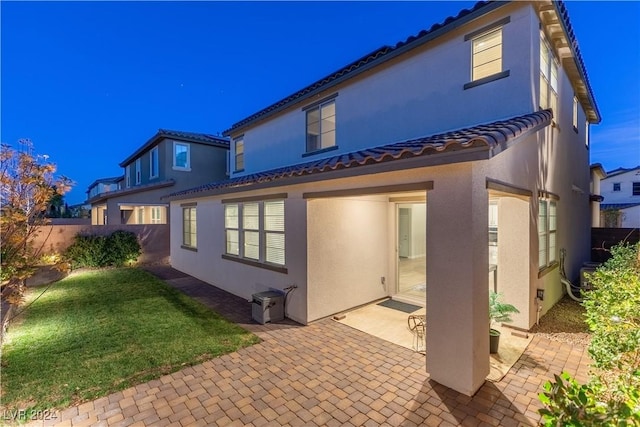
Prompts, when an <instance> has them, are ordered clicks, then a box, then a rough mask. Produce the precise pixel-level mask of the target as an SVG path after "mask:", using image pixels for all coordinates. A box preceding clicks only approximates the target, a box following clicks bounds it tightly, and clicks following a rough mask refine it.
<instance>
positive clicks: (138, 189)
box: [85, 179, 176, 204]
mask: <svg viewBox="0 0 640 427" xmlns="http://www.w3.org/2000/svg"><path fill="white" fill-rule="evenodd" d="M175 183H176V182H175V181H174V180H173V179H167V180H166V181H160V182H154V183H152V184H144V185H136V186H135V187H129V188H122V189H120V190H115V191H109V192H108V193H100V194H98V195H97V196H95V197H92V198H90V199H88V200H87V201H86V202H85V203H89V204H95V203H100V202H103V201H105V200H107V199H111V198H113V197H119V196H124V195H127V194H135V193H140V192H143V191H150V190H156V189H158V188H164V187H171V186H172V185H174V184H175Z"/></svg>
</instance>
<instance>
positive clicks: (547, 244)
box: [538, 199, 558, 270]
mask: <svg viewBox="0 0 640 427" xmlns="http://www.w3.org/2000/svg"><path fill="white" fill-rule="evenodd" d="M557 262H558V202H557V200H555V199H538V268H539V269H540V270H543V269H545V268H547V267H550V266H552V265H555V264H556V263H557Z"/></svg>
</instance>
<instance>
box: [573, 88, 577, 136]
mask: <svg viewBox="0 0 640 427" xmlns="http://www.w3.org/2000/svg"><path fill="white" fill-rule="evenodd" d="M573 128H574V129H575V130H578V98H576V97H575V96H574V97H573Z"/></svg>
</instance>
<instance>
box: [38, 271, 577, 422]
mask: <svg viewBox="0 0 640 427" xmlns="http://www.w3.org/2000/svg"><path fill="white" fill-rule="evenodd" d="M149 270H150V271H151V272H152V273H154V274H156V275H157V276H158V277H160V278H161V279H164V280H165V281H166V282H167V283H169V284H170V285H172V286H174V287H176V288H178V289H181V290H182V291H183V292H185V293H187V294H188V295H191V296H192V297H194V298H196V299H198V300H200V301H202V302H203V303H205V304H207V305H209V306H210V307H211V308H212V309H214V310H217V311H219V312H220V313H221V314H223V315H225V316H226V317H228V318H229V319H231V320H233V321H235V322H237V323H239V324H240V325H241V326H243V327H245V328H247V329H249V330H251V331H252V332H254V333H256V334H257V335H258V336H259V337H260V338H261V339H262V342H261V343H259V344H257V345H254V346H252V347H249V348H246V349H242V350H241V351H239V352H236V353H232V354H228V355H225V356H223V357H219V358H216V359H213V360H210V361H208V362H205V363H203V364H200V365H197V366H193V367H188V368H185V369H183V370H181V371H179V372H176V373H174V374H171V375H167V376H164V377H162V378H159V379H157V380H154V381H150V382H148V383H144V384H140V385H138V386H135V387H131V388H129V389H126V390H124V391H122V392H118V393H114V394H112V395H110V396H107V397H103V398H100V399H97V400H95V401H92V402H87V403H84V404H82V405H80V406H76V407H72V408H68V409H65V410H63V411H61V412H59V413H58V414H57V415H59V416H58V418H57V419H54V420H49V421H46V422H39V423H33V424H32V425H43V424H44V425H61V426H62V425H66V426H87V425H136V426H145V425H154V426H163V425H175V426H179V425H181V426H186V425H190V426H191V425H203V426H205V425H225V426H228V425H255V426H259V425H267V424H270V425H292V426H294V425H328V426H332V425H335V426H349V425H354V426H358V425H403V426H412V425H433V426H436V425H439V426H456V425H474V426H475V425H501V426H519V425H531V426H533V425H537V424H538V421H539V415H538V413H537V409H538V408H539V407H540V403H539V402H538V399H537V394H538V393H539V391H540V387H541V385H542V384H543V383H544V381H546V380H547V379H550V378H552V377H553V374H554V373H560V372H561V371H562V370H566V371H568V372H570V373H572V374H578V379H584V376H585V375H586V373H587V363H588V357H587V353H586V350H585V349H584V348H580V347H571V346H569V345H567V344H562V343H558V342H554V341H549V340H546V339H543V338H541V337H538V336H534V337H533V340H532V341H531V343H530V345H529V346H528V347H527V348H526V350H525V351H524V353H523V355H522V357H521V358H520V359H519V360H518V361H517V362H516V363H515V365H514V366H513V368H512V369H511V370H510V371H509V372H508V373H507V374H506V376H505V377H504V378H503V379H502V380H500V381H498V382H486V383H485V384H484V385H483V387H482V388H481V389H480V390H479V392H478V393H476V395H475V396H473V397H467V396H464V395H462V394H459V393H457V392H454V391H452V390H450V389H448V388H446V387H443V386H441V385H439V384H437V383H434V382H431V381H430V380H429V376H428V374H427V373H426V372H425V362H424V356H423V355H422V354H420V353H416V352H414V351H412V350H410V349H408V348H405V347H402V346H400V345H393V344H390V343H389V342H387V341H385V340H382V339H380V338H377V337H373V336H371V335H369V334H366V333H364V332H361V331H359V330H356V329H354V328H351V327H348V326H346V325H343V324H341V323H339V322H335V321H333V320H331V319H325V320H321V321H318V322H315V323H313V324H311V325H309V326H300V325H298V324H295V323H293V322H288V321H286V322H283V323H277V324H267V325H259V324H256V323H254V322H252V321H251V320H250V319H251V307H250V304H249V303H248V302H247V301H245V300H243V299H241V298H237V297H235V296H233V295H231V294H228V293H226V292H224V291H221V290H219V289H217V288H215V287H213V286H209V285H206V284H204V283H203V282H200V281H199V280H197V279H194V278H192V277H190V276H187V275H185V274H183V273H180V272H178V271H176V270H173V269H171V268H169V267H163V266H156V267H150V268H149Z"/></svg>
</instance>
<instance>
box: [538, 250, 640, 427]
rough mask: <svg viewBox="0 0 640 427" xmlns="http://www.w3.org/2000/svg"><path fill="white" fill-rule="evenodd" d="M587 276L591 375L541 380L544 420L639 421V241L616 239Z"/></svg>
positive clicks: (600, 423)
mask: <svg viewBox="0 0 640 427" xmlns="http://www.w3.org/2000/svg"><path fill="white" fill-rule="evenodd" d="M611 254H612V257H611V258H610V259H609V260H608V261H607V262H606V263H605V264H603V265H602V266H601V267H600V268H598V269H597V270H596V272H595V273H593V274H592V275H591V277H590V280H591V283H592V284H593V290H592V291H590V292H588V293H587V294H586V295H585V298H584V302H583V305H584V307H585V310H586V314H585V316H586V323H587V325H589V329H591V331H592V333H593V334H592V339H591V344H590V345H589V354H590V356H591V358H592V360H593V365H592V371H591V373H590V379H589V381H588V382H587V383H586V384H579V383H578V382H577V381H575V380H574V379H573V378H571V376H570V375H568V374H566V373H563V374H562V376H557V375H556V378H555V381H554V382H551V381H548V382H547V383H546V384H545V385H544V390H545V391H544V393H542V394H541V395H540V401H541V402H542V403H543V404H545V406H546V408H544V409H541V410H540V413H541V414H542V416H543V420H544V423H545V425H547V426H556V425H576V426H578V425H580V426H640V243H638V244H635V245H629V244H620V245H617V246H615V247H613V248H612V249H611Z"/></svg>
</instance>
